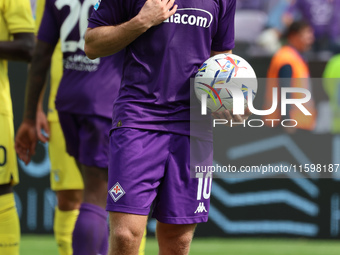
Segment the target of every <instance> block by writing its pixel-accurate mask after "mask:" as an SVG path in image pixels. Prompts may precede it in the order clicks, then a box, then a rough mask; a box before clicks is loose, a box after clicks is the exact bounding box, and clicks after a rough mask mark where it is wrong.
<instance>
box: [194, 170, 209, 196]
mask: <svg viewBox="0 0 340 255" xmlns="http://www.w3.org/2000/svg"><path fill="white" fill-rule="evenodd" d="M204 174H205V173H196V178H198V187H197V200H202V194H203V198H204V199H209V198H210V193H211V184H212V173H211V172H208V173H206V175H205V177H204ZM203 182H204V185H203Z"/></svg>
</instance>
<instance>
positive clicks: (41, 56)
mask: <svg viewBox="0 0 340 255" xmlns="http://www.w3.org/2000/svg"><path fill="white" fill-rule="evenodd" d="M53 50H54V47H53V46H52V45H50V44H47V43H44V42H38V44H37V47H36V49H35V52H34V55H33V59H32V65H31V68H30V71H29V74H28V79H27V86H26V97H25V111H24V120H31V121H35V119H36V111H37V106H38V102H39V98H40V95H41V93H42V91H43V88H44V85H45V81H46V77H47V74H48V70H49V67H50V64H51V57H52V54H53Z"/></svg>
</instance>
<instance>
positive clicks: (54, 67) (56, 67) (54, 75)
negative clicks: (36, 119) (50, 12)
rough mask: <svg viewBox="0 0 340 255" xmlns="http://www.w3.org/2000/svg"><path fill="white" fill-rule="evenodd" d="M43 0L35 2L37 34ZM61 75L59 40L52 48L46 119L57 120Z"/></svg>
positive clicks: (61, 63) (61, 60)
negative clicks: (56, 99) (56, 101)
mask: <svg viewBox="0 0 340 255" xmlns="http://www.w3.org/2000/svg"><path fill="white" fill-rule="evenodd" d="M44 9H45V0H38V1H37V4H36V13H35V17H36V20H35V21H36V33H37V34H38V31H39V27H40V23H41V20H42V17H43V14H44ZM62 76H63V54H62V52H61V46H60V41H59V42H58V44H57V46H56V47H55V49H54V53H53V56H52V62H51V79H50V82H51V83H50V95H49V99H48V115H47V119H48V121H59V118H58V112H57V110H56V109H55V103H54V102H55V98H56V96H57V91H58V87H59V83H60V80H61V78H62Z"/></svg>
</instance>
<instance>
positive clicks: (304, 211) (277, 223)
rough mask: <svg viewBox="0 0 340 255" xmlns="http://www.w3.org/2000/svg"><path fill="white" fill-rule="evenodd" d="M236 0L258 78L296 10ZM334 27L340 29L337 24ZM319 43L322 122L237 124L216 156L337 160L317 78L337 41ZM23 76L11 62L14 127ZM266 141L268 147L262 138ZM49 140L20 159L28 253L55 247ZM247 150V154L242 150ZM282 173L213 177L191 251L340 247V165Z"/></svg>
mask: <svg viewBox="0 0 340 255" xmlns="http://www.w3.org/2000/svg"><path fill="white" fill-rule="evenodd" d="M237 1H238V2H239V3H238V4H239V9H238V11H237V15H236V48H235V50H234V53H235V54H238V55H240V56H242V57H244V58H245V59H247V60H248V61H249V63H250V64H251V65H252V66H253V68H254V69H255V71H256V73H257V76H258V77H260V78H265V77H266V75H267V70H268V67H269V63H270V60H271V57H272V55H273V53H274V52H275V51H276V50H277V49H278V48H279V47H280V41H279V36H280V34H282V32H283V30H284V27H285V23H284V22H283V21H282V20H288V21H287V22H289V18H294V17H295V16H294V15H295V14H292V15H291V16H289V15H288V16H287V15H286V14H285V13H287V11H286V12H285V11H284V10H286V9H287V8H289V1H287V0H283V1H280V0H275V1H274V0H272V1H265V0H263V1H255V0H254V1H242V0H237ZM326 2H327V1H324V4H326ZM256 3H257V4H256ZM329 11H331V10H329V9H327V10H325V12H329ZM292 13H293V12H292ZM285 15H286V16H285ZM297 15H299V14H297ZM300 15H301V14H300ZM325 15H330V14H329V13H328V14H327V13H326V14H325ZM334 15H339V14H336V13H335V14H334ZM273 17H274V18H273ZM275 17H279V19H275ZM338 20H340V19H338ZM336 27H338V28H339V29H340V23H337V24H336ZM331 42H334V43H335V44H333V43H332V44H331ZM317 43H319V45H318V46H315V47H314V48H313V50H312V51H310V52H309V53H308V56H307V57H308V65H309V67H310V71H311V75H312V78H315V79H313V94H314V100H315V101H316V103H317V105H318V109H319V110H320V111H322V116H325V118H323V119H320V120H318V121H319V123H318V125H317V129H316V130H314V131H313V132H311V133H304V134H302V135H298V136H297V135H295V136H294V135H292V136H290V135H288V134H283V133H281V132H280V131H278V130H272V129H267V128H261V130H256V132H255V131H249V130H247V131H244V130H242V129H237V130H232V131H231V132H230V135H228V145H227V150H226V151H223V152H219V153H216V157H215V160H216V162H219V163H223V162H224V161H225V162H227V163H233V162H236V161H237V160H242V163H243V164H244V165H252V164H254V162H256V158H259V157H261V158H267V160H266V162H265V163H271V164H278V163H282V162H284V163H285V164H305V163H321V164H330V163H337V164H338V163H340V158H339V157H340V136H338V135H336V134H331V132H330V125H331V124H330V122H331V119H330V118H328V119H327V118H326V117H327V116H330V115H331V114H330V113H329V111H330V110H329V109H330V108H329V106H327V105H328V97H327V95H326V93H325V92H324V90H323V87H322V80H321V79H320V78H321V77H322V74H323V71H324V68H325V65H326V64H327V62H328V60H329V59H330V58H331V57H332V56H333V54H334V47H333V46H334V45H336V42H335V41H332V40H331V36H330V35H327V34H325V36H324V37H323V38H322V41H320V42H317ZM330 45H332V46H330ZM339 73H340V71H339ZM26 76H27V65H25V64H22V63H10V66H9V77H10V81H11V93H12V99H13V110H14V116H15V119H14V121H15V129H17V128H18V126H19V124H20V122H21V119H22V111H23V102H24V91H25V83H26ZM264 89H265V88H264V87H261V86H260V87H259V91H258V95H257V99H256V104H257V106H258V107H259V108H260V107H261V106H262V103H263V98H264ZM256 104H255V106H256ZM45 105H46V104H45ZM231 137H242V138H241V139H237V140H236V139H230V138H231ZM269 138H271V139H272V140H270V141H272V142H274V143H275V146H274V147H273V146H271V145H272V143H270V142H268V140H267V139H269ZM225 139H227V138H225ZM263 141H266V142H267V143H266V144H269V145H270V146H267V147H266V146H265V145H263V144H264V143H262V142H263ZM47 146H48V145H42V144H39V146H38V150H37V155H36V156H35V158H34V161H33V162H32V163H30V164H29V165H28V166H25V165H24V164H22V163H21V162H19V167H20V179H21V182H20V185H18V186H16V187H15V195H16V202H17V209H18V212H19V217H20V221H21V230H22V233H23V237H22V246H21V251H22V253H21V254H23V255H26V254H27V255H28V254H35V255H39V254H51V255H52V254H57V248H56V244H55V242H54V240H53V236H52V231H53V216H54V208H55V206H56V197H55V195H54V193H53V192H52V191H51V190H50V188H49V187H50V184H49V172H50V164H49V159H48V153H47ZM254 146H255V149H254ZM244 151H247V152H248V153H243V154H242V152H244ZM230 152H234V153H230ZM271 155H273V156H271ZM281 177H284V178H281V179H249V178H247V179H244V178H237V179H228V178H224V179H222V178H221V179H215V180H214V184H213V189H212V192H211V200H212V201H211V202H212V206H211V211H210V219H209V222H208V223H206V224H201V225H200V226H199V227H198V228H197V231H196V237H197V238H196V239H195V241H194V243H193V246H192V251H191V254H207V253H210V254H216V255H217V254H237V255H242V254H247V255H248V254H261V255H265V254H271V255H273V254H296V255H303V254H327V255H331V254H339V250H340V243H339V242H338V240H339V237H340V170H339V171H338V173H335V172H333V173H329V174H328V175H327V176H321V177H327V178H295V177H296V176H295V177H291V176H281ZM154 231H155V221H154V220H150V221H149V224H148V235H149V236H150V238H149V239H148V241H147V248H146V251H147V252H146V254H156V250H157V245H156V242H155V240H154V239H153V238H152V236H154ZM282 238H284V239H282ZM317 239H320V240H317ZM326 239H327V240H326Z"/></svg>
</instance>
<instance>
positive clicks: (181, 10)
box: [89, 0, 236, 135]
mask: <svg viewBox="0 0 340 255" xmlns="http://www.w3.org/2000/svg"><path fill="white" fill-rule="evenodd" d="M145 2H146V1H145V0H113V1H112V0H102V1H101V2H100V4H99V7H98V8H96V9H97V10H96V11H94V12H93V13H92V15H91V17H90V19H89V27H90V28H94V27H98V26H108V25H109V26H110V25H116V24H120V23H123V22H126V21H128V20H130V19H131V18H133V17H134V16H136V15H137V14H138V13H139V11H140V9H141V8H142V6H143V5H144V3H145ZM176 4H177V5H178V10H177V12H176V13H175V14H174V15H173V16H172V17H170V18H169V19H167V20H165V21H164V22H163V23H161V24H160V25H158V26H154V27H152V28H150V29H149V30H147V31H146V32H145V33H144V34H142V35H141V36H139V37H138V38H137V39H136V40H135V41H133V42H132V43H131V44H130V45H128V46H127V47H126V51H125V52H126V53H125V57H124V70H123V78H122V84H121V90H120V92H119V96H118V98H117V100H116V101H115V104H114V109H113V129H115V128H117V126H118V127H120V126H122V127H130V128H141V129H148V130H159V131H167V132H173V133H178V134H184V135H190V96H191V95H192V94H193V93H194V92H193V87H191V86H190V78H193V77H194V75H195V73H196V72H197V70H198V68H199V67H200V66H201V65H202V63H203V62H204V61H205V60H207V59H208V58H209V57H210V52H211V50H214V51H226V50H230V49H232V48H233V47H234V16H235V5H236V1H235V0H176ZM197 108H198V109H199V110H198V113H199V112H200V104H199V103H197ZM198 115H199V114H198Z"/></svg>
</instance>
